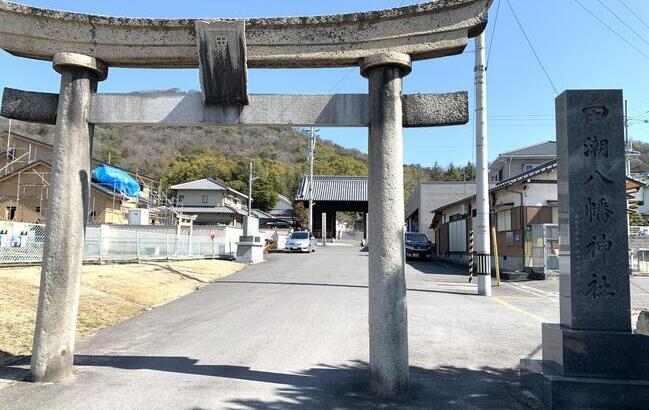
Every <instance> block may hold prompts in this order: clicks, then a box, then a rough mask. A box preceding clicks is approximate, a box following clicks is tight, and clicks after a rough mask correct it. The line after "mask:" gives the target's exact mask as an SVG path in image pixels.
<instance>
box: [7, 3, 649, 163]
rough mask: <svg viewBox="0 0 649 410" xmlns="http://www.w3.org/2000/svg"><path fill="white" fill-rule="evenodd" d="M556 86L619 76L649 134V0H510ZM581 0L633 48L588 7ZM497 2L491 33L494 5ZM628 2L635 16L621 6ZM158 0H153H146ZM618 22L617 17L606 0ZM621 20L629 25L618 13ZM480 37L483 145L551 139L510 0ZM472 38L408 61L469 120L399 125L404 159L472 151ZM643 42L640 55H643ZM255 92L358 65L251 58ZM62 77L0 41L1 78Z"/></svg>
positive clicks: (241, 12) (492, 151)
mask: <svg viewBox="0 0 649 410" xmlns="http://www.w3.org/2000/svg"><path fill="white" fill-rule="evenodd" d="M509 1H510V3H511V5H512V6H513V8H514V10H515V12H516V14H517V15H518V18H519V20H520V22H521V24H522V25H523V28H524V30H525V32H526V33H527V35H528V37H529V39H530V40H531V42H532V44H533V46H534V48H535V49H536V52H537V54H538V56H539V57H540V59H541V61H542V63H543V65H544V66H545V68H546V70H547V72H548V74H549V76H550V78H551V80H552V82H554V84H555V86H556V88H557V90H559V92H561V91H562V90H565V89H577V88H622V89H624V93H625V97H626V98H627V99H628V100H629V112H630V117H631V118H632V119H633V121H632V124H633V125H632V127H631V133H630V134H631V137H632V138H633V139H636V140H640V141H645V142H649V123H644V122H642V121H643V120H645V119H647V120H649V93H648V92H647V90H648V88H649V87H648V84H649V79H648V78H647V76H648V75H649V26H646V25H645V24H649V1H647V0H534V1H532V0H509ZM577 1H578V2H580V3H581V4H583V5H584V6H585V7H587V8H588V9H589V10H590V11H591V12H592V13H594V14H595V15H597V16H598V17H599V18H600V19H601V20H602V21H604V22H605V23H606V25H608V26H609V27H610V28H611V29H613V30H614V31H615V32H617V33H618V34H619V35H621V36H622V37H624V38H625V39H626V40H627V41H628V42H630V43H631V44H633V46H634V47H636V48H637V49H638V50H639V51H637V50H635V49H634V48H632V47H631V46H630V45H628V44H627V43H625V42H624V40H621V39H620V38H619V37H617V36H616V34H614V33H613V32H612V31H611V30H609V28H607V27H606V26H605V25H603V24H602V23H601V22H599V21H597V20H596V19H595V18H594V17H592V16H591V15H589V14H588V13H587V12H586V11H585V10H584V9H582V8H581V7H580V6H579V4H578V3H577ZM416 2H417V1H415V0H410V1H408V0H406V1H402V0H354V1H350V0H345V1H343V0H328V1H320V2H315V1H304V0H282V1H267V0H239V1H236V2H205V1H203V0H182V1H178V0H157V1H155V2H151V1H133V0H128V1H127V0H112V1H102V2H99V1H80V0H56V1H55V0H31V1H24V2H23V3H26V4H29V5H33V6H38V7H48V8H56V9H62V10H70V11H77V12H87V13H95V14H104V15H116V16H137V17H169V18H171V17H253V16H282V15H309V14H325V13H341V12H351V11H360V10H368V9H381V8H387V7H395V6H398V5H401V4H404V5H408V4H414V3H416ZM499 2H500V3H501V4H500V10H499V13H498V19H497V24H496V25H495V36H494V40H493V43H491V41H490V40H491V37H492V32H493V30H494V23H495V22H496V9H497V7H498V3H499ZM624 4H626V5H627V6H628V7H629V8H630V9H631V10H633V11H634V12H635V13H636V14H637V15H638V16H640V18H641V19H642V21H640V20H638V19H637V18H636V17H635V16H634V15H633V14H631V13H630V12H629V10H628V9H626V8H625V7H624ZM154 5H155V6H154ZM604 6H606V7H608V8H609V9H610V10H612V11H613V12H614V13H615V14H616V15H617V16H618V17H620V19H621V20H622V21H623V22H624V23H623V22H620V21H619V20H618V19H616V17H615V16H614V15H613V14H611V13H610V12H609V11H608V10H607V8H606V7H604ZM625 23H626V25H629V26H630V27H631V28H632V29H633V30H635V33H634V32H633V31H631V30H630V29H629V28H628V27H627V26H626V25H625ZM487 38H488V40H489V42H488V45H489V46H490V47H491V56H490V60H489V71H488V75H489V117H490V120H489V156H490V158H494V157H495V156H496V155H497V154H498V153H499V152H502V151H506V150H509V149H512V148H516V147H520V146H525V145H530V144H533V143H536V142H540V141H544V140H547V139H554V123H553V113H554V97H555V92H554V90H553V89H552V86H551V85H550V83H549V81H548V79H547V78H546V77H545V75H544V73H543V71H542V70H541V68H540V66H539V64H538V62H537V61H536V59H535V57H534V55H533V54H532V52H531V50H530V47H529V46H528V44H527V42H526V41H525V38H524V37H523V35H522V33H521V30H520V28H519V27H518V25H517V23H516V20H515V19H514V17H513V15H512V12H511V10H510V9H509V6H508V3H507V1H506V0H494V5H493V6H492V9H491V12H490V21H489V26H488V32H487ZM472 51H473V43H472V42H471V43H470V44H469V46H468V47H467V50H466V52H465V53H464V54H462V55H459V56H454V57H448V58H443V59H436V60H429V61H423V62H416V63H415V64H414V67H413V72H412V74H411V75H409V76H408V77H406V79H405V81H404V88H405V92H409V93H414V92H446V91H459V90H468V91H469V99H470V101H471V117H472V118H471V122H469V124H467V125H465V126H456V127H446V128H427V129H407V130H405V134H404V140H405V142H404V144H405V145H404V156H405V158H404V160H405V162H406V163H420V164H422V165H432V164H433V163H434V162H436V161H437V162H439V163H440V164H442V165H446V164H448V163H449V162H454V163H456V164H458V163H465V162H466V161H469V160H472V159H473V155H474V149H473V140H474V136H473V133H474V131H473V130H474V125H473V111H472V110H473V101H472V99H473V63H474V54H473V52H472ZM643 54H644V55H643ZM249 77H250V78H249V80H250V85H249V90H250V92H253V93H289V92H292V93H328V92H332V90H333V91H335V92H366V90H367V83H366V80H364V79H363V78H362V77H361V76H360V74H359V72H358V69H327V70H317V69H302V70H251V71H250V73H249ZM58 84H59V79H58V76H57V75H56V73H55V72H54V71H53V70H52V69H51V66H50V64H49V63H47V62H40V61H31V60H26V59H21V58H16V57H13V56H11V55H9V54H7V53H5V52H4V51H0V87H5V86H9V87H15V88H22V89H28V90H38V91H49V92H57V91H58ZM173 87H178V88H181V89H183V90H190V89H199V88H200V86H199V79H198V71H197V70H145V69H141V70H140V69H138V70H134V69H112V70H111V72H110V76H109V79H108V80H107V81H105V82H102V83H101V84H100V90H99V91H100V92H102V91H103V92H128V91H134V90H149V89H166V88H173ZM321 135H322V136H323V137H324V138H327V139H331V140H333V141H335V142H337V143H339V144H341V145H343V146H346V147H352V148H358V149H360V150H362V151H367V131H366V130H365V129H341V128H329V129H322V130H321Z"/></svg>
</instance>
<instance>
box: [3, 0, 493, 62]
mask: <svg viewBox="0 0 649 410" xmlns="http://www.w3.org/2000/svg"><path fill="white" fill-rule="evenodd" d="M491 1H492V0H439V1H434V2H427V3H423V4H417V5H413V6H408V7H401V8H394V9H387V10H381V11H370V12H362V13H351V14H339V15H327V16H313V17H287V18H258V19H246V20H243V21H244V24H245V40H246V44H247V65H248V67H251V68H263V67H278V68H282V67H283V68H294V67H295V68H298V67H342V66H357V65H358V63H359V60H360V59H361V58H363V57H367V56H369V55H373V54H379V53H386V52H392V53H394V52H397V53H403V54H409V55H410V56H411V58H412V59H413V60H421V59H429V58H435V57H442V56H447V55H453V54H459V53H461V52H462V51H463V50H464V48H465V47H466V44H467V42H468V39H469V38H470V37H474V36H476V35H478V34H479V33H480V32H482V30H483V29H484V27H485V24H486V21H487V9H488V7H489V5H490V4H491ZM200 20H203V21H205V20H204V19H200ZM208 21H223V22H232V21H237V20H232V19H214V20H208ZM238 21H242V20H238ZM195 23H196V20H194V19H149V18H122V17H103V16H95V15H88V14H78V13H68V12H61V11H54V10H47V9H41V8H35V7H29V6H24V5H21V4H16V3H10V2H6V1H2V0H0V48H2V49H4V50H6V51H8V52H9V53H12V54H15V55H17V56H22V57H28V58H35V59H42V60H51V59H52V57H53V55H54V54H56V53H61V52H72V53H80V54H85V55H88V56H92V57H95V58H98V59H100V60H102V61H103V62H104V63H106V64H107V65H109V66H113V67H149V68H183V67H187V68H192V67H198V66H199V61H198V52H197V47H196V29H195Z"/></svg>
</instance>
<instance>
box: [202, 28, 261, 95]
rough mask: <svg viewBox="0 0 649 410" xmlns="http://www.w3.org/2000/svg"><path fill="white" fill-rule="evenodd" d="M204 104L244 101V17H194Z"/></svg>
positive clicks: (245, 72) (245, 73) (245, 68)
mask: <svg viewBox="0 0 649 410" xmlns="http://www.w3.org/2000/svg"><path fill="white" fill-rule="evenodd" d="M195 28H196V44H197V47H198V65H199V68H200V77H201V88H202V89H203V101H204V103H205V105H225V106H236V105H238V106H243V105H248V66H247V62H246V24H245V21H208V20H206V21H198V20H197V21H196V22H195Z"/></svg>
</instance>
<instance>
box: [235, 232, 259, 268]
mask: <svg viewBox="0 0 649 410" xmlns="http://www.w3.org/2000/svg"><path fill="white" fill-rule="evenodd" d="M237 262H241V263H250V264H254V263H261V262H264V244H263V243H262V242H261V237H260V236H240V237H239V242H238V243H237Z"/></svg>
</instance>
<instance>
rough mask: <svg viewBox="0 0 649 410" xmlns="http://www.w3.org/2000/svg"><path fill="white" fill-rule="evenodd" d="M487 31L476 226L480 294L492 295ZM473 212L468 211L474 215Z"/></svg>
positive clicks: (479, 79)
mask: <svg viewBox="0 0 649 410" xmlns="http://www.w3.org/2000/svg"><path fill="white" fill-rule="evenodd" d="M484 43H485V32H484V31H483V32H482V33H481V34H480V35H479V36H477V37H476V38H475V97H476V135H475V145H476V208H477V209H476V223H475V226H474V237H475V253H476V254H475V258H474V261H475V263H476V264H477V274H478V295H483V296H491V240H490V238H489V233H490V232H489V170H488V167H487V164H488V153H487V67H486V65H485V64H486V62H485V61H486V52H485V46H484ZM471 217H472V215H469V218H471Z"/></svg>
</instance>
